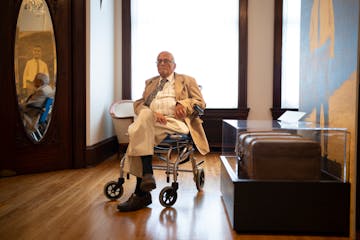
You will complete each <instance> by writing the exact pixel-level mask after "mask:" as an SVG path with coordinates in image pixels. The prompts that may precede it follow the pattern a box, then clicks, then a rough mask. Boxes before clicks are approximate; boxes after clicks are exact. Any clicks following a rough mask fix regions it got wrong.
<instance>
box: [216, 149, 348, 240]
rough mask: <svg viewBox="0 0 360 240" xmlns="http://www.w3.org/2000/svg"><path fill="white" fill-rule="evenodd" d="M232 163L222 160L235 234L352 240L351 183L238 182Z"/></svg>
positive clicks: (226, 202)
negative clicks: (349, 238)
mask: <svg viewBox="0 0 360 240" xmlns="http://www.w3.org/2000/svg"><path fill="white" fill-rule="evenodd" d="M231 161H236V160H234V159H233V160H229V158H226V157H224V156H221V192H222V197H223V201H224V205H225V208H226V212H227V214H228V217H229V220H230V222H231V224H232V227H233V229H234V230H235V231H237V232H241V233H280V234H282V233H293V234H311V235H337V236H349V223H350V184H349V183H343V182H340V181H335V180H331V181H329V180H326V181H325V180H324V181H263V180H262V181H259V180H251V179H239V178H238V176H237V173H236V167H234V163H233V162H231Z"/></svg>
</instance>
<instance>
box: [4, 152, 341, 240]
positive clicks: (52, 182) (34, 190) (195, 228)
mask: <svg viewBox="0 0 360 240" xmlns="http://www.w3.org/2000/svg"><path fill="white" fill-rule="evenodd" d="M200 158H203V157H200V156H199V157H198V159H200ZM204 169H205V176H206V180H205V187H204V191H203V192H197V190H196V186H195V183H194V181H193V176H192V173H180V175H179V183H180V186H179V190H178V199H177V201H176V203H175V204H174V205H173V207H172V208H164V207H162V206H161V204H160V202H159V200H158V196H159V192H160V191H161V189H162V188H163V187H165V186H167V183H166V178H165V174H164V172H163V171H156V172H155V175H156V180H157V186H158V187H157V189H155V190H154V191H153V192H152V197H153V198H152V200H153V203H152V204H151V205H149V207H148V208H145V209H142V210H139V211H136V212H130V213H120V212H118V211H117V209H116V205H117V204H118V203H119V202H120V201H124V200H126V199H127V198H128V197H129V195H130V194H131V193H132V191H133V189H134V185H135V178H134V177H131V178H130V180H128V181H126V183H125V185H124V188H125V192H124V195H123V196H122V197H121V198H120V199H119V201H114V202H110V201H108V200H107V199H106V197H105V196H104V194H103V186H104V184H106V183H107V182H108V181H110V180H116V179H117V177H118V170H119V161H118V160H117V159H116V156H113V157H111V158H109V159H108V160H106V161H104V162H103V163H101V164H99V165H98V166H96V167H91V168H87V169H76V170H64V171H56V172H49V173H41V174H31V175H23V176H15V177H8V178H0V239H2V240H14V239H36V240H38V239H71V240H72V239H76V240H79V239H94V240H97V239H101V240H102V239H125V240H126V239H156V240H161V239H184V240H189V239H197V240H203V239H206V240H207V239H226V240H227V239H250V240H251V239H270V240H271V239H284V240H285V239H286V240H292V239H294V240H295V239H296V240H312V239H314V240H315V239H316V240H322V239H324V240H325V239H330V240H331V239H333V240H335V239H347V238H340V237H329V236H327V237H321V236H288V235H254V234H248V235H244V234H242V235H239V234H237V233H236V232H234V231H233V230H232V229H231V226H230V225H229V221H228V219H227V216H226V213H225V209H224V206H223V203H222V199H221V193H220V177H219V175H220V161H219V154H215V153H213V154H209V155H207V156H206V162H205V164H204ZM254 214H256V213H254Z"/></svg>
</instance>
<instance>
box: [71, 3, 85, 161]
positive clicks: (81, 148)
mask: <svg viewBox="0 0 360 240" xmlns="http://www.w3.org/2000/svg"><path fill="white" fill-rule="evenodd" d="M71 4H72V6H71V8H72V13H71V16H72V21H71V22H72V28H71V36H72V39H71V48H72V52H73V55H72V79H73V90H72V103H73V105H72V116H73V117H72V129H73V138H72V141H73V144H72V146H73V154H72V159H73V167H74V168H81V167H85V166H86V161H85V148H86V28H85V26H86V1H85V0H76V1H71Z"/></svg>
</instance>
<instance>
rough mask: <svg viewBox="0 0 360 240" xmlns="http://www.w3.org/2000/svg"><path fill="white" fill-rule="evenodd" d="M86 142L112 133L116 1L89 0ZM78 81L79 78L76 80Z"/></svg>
mask: <svg viewBox="0 0 360 240" xmlns="http://www.w3.org/2000/svg"><path fill="white" fill-rule="evenodd" d="M86 32H87V56H88V57H87V64H86V65H87V76H86V78H87V79H86V83H87V86H86V88H87V89H86V145H87V146H91V145H94V144H96V143H98V142H100V141H102V140H104V139H107V138H109V137H112V136H113V128H112V122H111V118H110V115H109V106H110V105H111V103H112V102H113V99H114V86H115V84H114V81H115V77H114V76H115V70H114V69H115V57H114V54H115V50H114V1H113V0H106V1H103V4H102V7H101V8H100V1H98V0H88V1H87V31H86ZM75 80H76V79H75Z"/></svg>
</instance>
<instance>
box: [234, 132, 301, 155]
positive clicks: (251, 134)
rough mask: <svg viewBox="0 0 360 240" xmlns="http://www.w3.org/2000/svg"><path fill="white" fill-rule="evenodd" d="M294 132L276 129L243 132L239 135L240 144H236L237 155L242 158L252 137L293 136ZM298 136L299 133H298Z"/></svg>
mask: <svg viewBox="0 0 360 240" xmlns="http://www.w3.org/2000/svg"><path fill="white" fill-rule="evenodd" d="M291 135H292V134H291V133H289V132H275V131H251V132H241V133H240V134H239V136H238V144H237V146H236V153H237V155H238V156H239V157H240V158H242V157H243V155H244V151H245V149H246V144H245V142H246V140H247V139H249V138H250V139H253V138H252V137H254V136H255V137H256V136H260V137H262V136H264V137H265V136H268V137H274V136H275V137H282V136H291ZM296 136H298V135H296Z"/></svg>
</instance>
